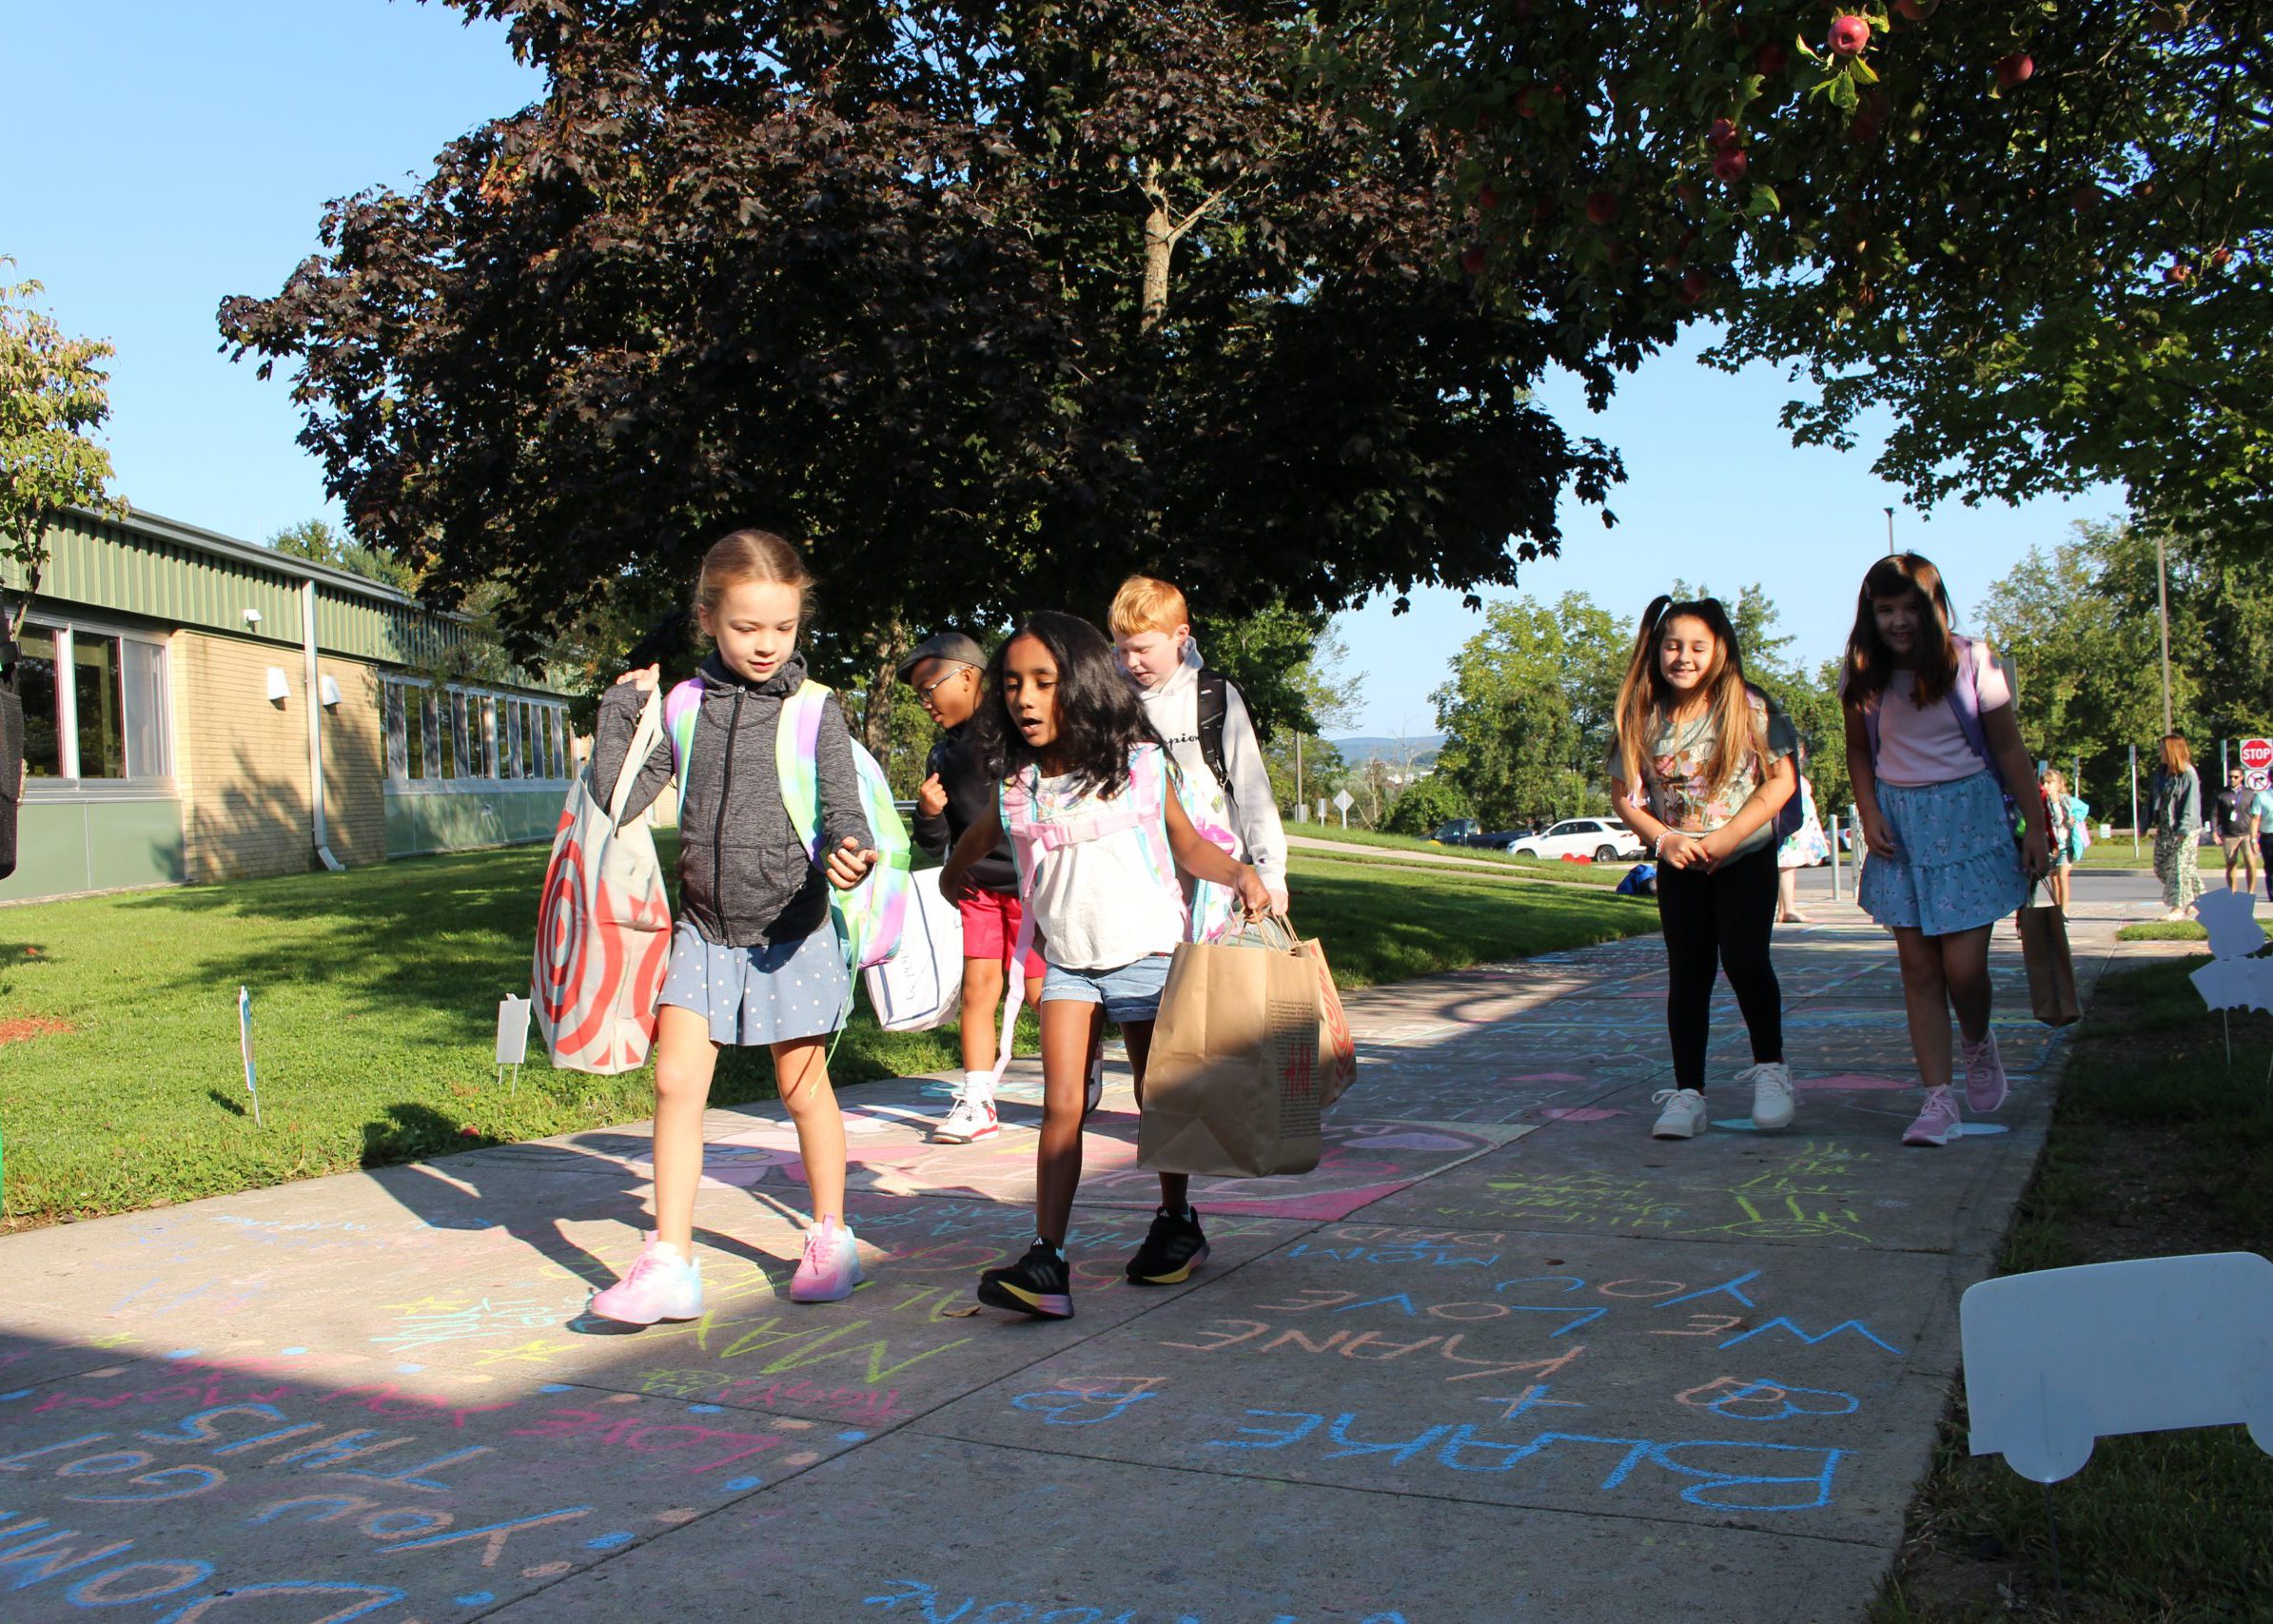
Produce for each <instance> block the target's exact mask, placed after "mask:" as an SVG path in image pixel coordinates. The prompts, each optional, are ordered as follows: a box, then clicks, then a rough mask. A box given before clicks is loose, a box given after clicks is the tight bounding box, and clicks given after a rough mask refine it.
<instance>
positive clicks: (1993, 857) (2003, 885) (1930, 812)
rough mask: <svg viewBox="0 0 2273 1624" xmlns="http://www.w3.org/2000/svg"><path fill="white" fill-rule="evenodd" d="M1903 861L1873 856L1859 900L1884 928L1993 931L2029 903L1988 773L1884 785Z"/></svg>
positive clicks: (1998, 793) (1882, 807) (1882, 803)
mask: <svg viewBox="0 0 2273 1624" xmlns="http://www.w3.org/2000/svg"><path fill="white" fill-rule="evenodd" d="M1878 810H1879V812H1880V813H1881V814H1882V815H1883V816H1884V817H1885V819H1886V822H1887V828H1888V831H1889V832H1891V834H1892V835H1893V837H1894V844H1895V845H1896V846H1897V847H1899V848H1900V849H1901V855H1900V856H1898V857H1881V856H1880V855H1879V854H1878V853H1877V852H1875V851H1873V852H1871V856H1870V859H1869V861H1867V862H1865V863H1864V864H1863V880H1862V884H1861V885H1860V886H1859V887H1858V888H1856V892H1855V900H1856V901H1858V902H1860V903H1861V904H1862V905H1863V911H1864V912H1866V913H1868V914H1869V915H1870V916H1871V918H1873V919H1875V920H1877V921H1878V922H1879V923H1880V924H1881V925H1886V926H1891V927H1897V928H1900V927H1908V928H1910V929H1917V930H1922V931H1924V932H1925V933H1926V934H1927V935H1929V936H1948V935H1950V934H1953V933H1954V932H1956V931H1959V930H1971V929H1977V928H1979V927H1980V926H1983V925H1994V924H1995V923H1996V922H1997V921H1998V920H2000V919H2002V918H2004V917H2005V916H2006V915H2008V914H2009V913H2011V912H2012V911H2013V910H2016V909H2018V908H2019V907H2020V906H2021V905H2022V904H2023V903H2025V902H2027V901H2028V878H2027V876H2026V875H2025V874H2023V873H2022V871H2021V858H2020V852H2019V851H2018V850H2017V849H2016V848H2015V847H2014V844H2013V838H2012V824H2011V822H2010V821H2009V819H2008V817H2007V816H2006V812H2005V792H2004V791H2003V790H2002V789H2001V788H2000V787H1999V786H1998V783H1997V780H1996V777H1995V775H1994V774H1992V773H1974V774H1973V775H1972V776H1971V777H1969V778H1957V779H1953V780H1951V781H1950V782H1949V783H1947V784H1914V785H1904V784H1886V783H1882V784H1880V785H1879V786H1878Z"/></svg>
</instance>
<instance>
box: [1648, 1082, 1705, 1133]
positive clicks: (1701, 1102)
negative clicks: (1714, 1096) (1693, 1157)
mask: <svg viewBox="0 0 2273 1624" xmlns="http://www.w3.org/2000/svg"><path fill="white" fill-rule="evenodd" d="M1650 1104H1651V1105H1663V1106H1664V1107H1665V1109H1663V1110H1662V1111H1659V1112H1658V1113H1657V1125H1656V1127H1654V1128H1652V1129H1650V1137H1651V1138H1652V1139H1695V1137H1696V1134H1697V1129H1699V1128H1701V1127H1703V1126H1704V1125H1705V1096H1704V1093H1703V1091H1702V1090H1700V1089H1696V1088H1660V1089H1658V1090H1657V1092H1656V1093H1655V1094H1652V1095H1651V1096H1650Z"/></svg>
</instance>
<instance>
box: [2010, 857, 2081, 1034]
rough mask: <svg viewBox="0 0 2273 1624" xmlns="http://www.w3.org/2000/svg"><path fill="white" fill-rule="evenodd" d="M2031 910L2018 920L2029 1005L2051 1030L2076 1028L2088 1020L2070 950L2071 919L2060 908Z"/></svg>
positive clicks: (2019, 914) (2022, 911)
mask: <svg viewBox="0 0 2273 1624" xmlns="http://www.w3.org/2000/svg"><path fill="white" fill-rule="evenodd" d="M2029 894H2030V897H2031V901H2030V904H2029V906H2028V907H2026V908H2024V909H2022V910H2020V912H2019V913H2018V914H2017V915H2015V916H2014V924H2015V926H2016V927H2017V928H2018V929H2019V930H2020V933H2021V962H2022V963H2024V964H2025V965H2027V966H2028V1002H2029V1003H2030V1004H2031V1005H2033V1006H2034V1007H2035V1010H2036V1018H2037V1019H2038V1020H2040V1021H2042V1022H2043V1023H2044V1024H2045V1025H2046V1026H2048V1027H2066V1026H2072V1025H2073V1024H2074V1023H2076V1022H2077V1021H2080V1020H2082V1019H2083V1017H2084V1007H2083V1005H2082V1003H2081V1002H2080V1001H2079V1000H2078V999H2077V997H2076V964H2075V960H2074V959H2073V958H2072V957H2071V956H2070V955H2069V953H2068V950H2067V916H2066V915H2065V914H2063V913H2062V912H2061V911H2060V910H2058V909H2057V908H2039V907H2037V906H2035V904H2034V901H2033V897H2034V894H2035V893H2034V892H2033V891H2031V892H2030V893H2029Z"/></svg>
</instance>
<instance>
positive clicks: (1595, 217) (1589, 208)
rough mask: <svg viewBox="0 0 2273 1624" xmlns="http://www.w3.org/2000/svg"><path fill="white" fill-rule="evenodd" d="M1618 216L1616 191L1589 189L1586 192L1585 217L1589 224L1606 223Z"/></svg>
mask: <svg viewBox="0 0 2273 1624" xmlns="http://www.w3.org/2000/svg"><path fill="white" fill-rule="evenodd" d="M1617 217H1618V200H1617V193H1616V192H1610V191H1591V192H1588V193H1587V194H1586V218H1587V221H1588V223H1589V224H1591V225H1609V224H1610V223H1611V222H1612V221H1614V220H1616V219H1617Z"/></svg>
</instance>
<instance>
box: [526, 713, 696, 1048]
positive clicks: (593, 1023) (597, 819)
mask: <svg viewBox="0 0 2273 1624" xmlns="http://www.w3.org/2000/svg"><path fill="white" fill-rule="evenodd" d="M662 737H663V705H662V696H661V695H649V697H648V701H647V705H646V708H645V709H644V710H642V711H641V712H640V713H639V720H638V722H637V725H636V726H635V727H634V729H633V731H632V744H631V750H630V752H629V753H627V754H626V755H625V756H624V758H623V771H622V772H621V773H618V774H617V779H616V782H615V783H614V784H612V785H611V786H609V789H608V798H607V801H606V802H605V803H604V804H603V803H602V802H601V800H600V798H599V796H598V793H596V792H595V788H594V786H593V783H592V769H591V768H590V767H586V768H585V770H584V773H583V776H581V777H579V778H578V780H577V781H576V782H575V783H574V784H573V785H571V786H570V787H569V791H568V799H567V801H566V802H565V803H564V804H563V805H562V807H561V809H560V827H559V829H558V832H556V833H555V834H554V835H553V856H552V861H551V862H550V863H549V864H548V865H547V866H546V868H545V871H544V890H543V893H542V900H541V902H540V904H539V910H538V918H537V963H536V975H535V978H534V979H535V992H536V998H535V1009H534V1013H535V1015H536V1017H537V1027H538V1029H539V1031H540V1032H542V1033H543V1034H544V1047H545V1049H546V1050H547V1052H549V1053H550V1054H551V1056H552V1059H553V1064H554V1065H555V1066H558V1067H560V1068H561V1069H562V1070H566V1071H591V1072H598V1073H600V1074H602V1075H606V1074H611V1073H614V1072H618V1071H632V1070H636V1069H637V1068H638V1067H639V1066H644V1065H646V1064H647V1051H648V1050H649V1048H650V1047H653V1046H654V1043H655V1029H656V999H657V998H658V997H659V996H661V994H662V990H663V976H664V973H665V972H666V971H667V970H668V969H670V968H671V900H670V894H669V893H668V892H667V891H666V890H664V889H663V868H662V865H661V864H660V863H659V862H657V861H656V850H655V836H654V834H653V833H652V832H649V830H648V827H647V820H646V818H645V817H640V818H638V819H636V820H635V821H634V822H633V823H632V825H631V827H630V828H628V829H626V828H624V827H623V804H624V802H625V801H626V800H627V799H629V798H630V796H631V791H632V781H633V780H634V779H636V778H637V777H638V775H639V769H640V767H641V766H642V765H643V764H644V763H645V762H646V760H647V757H648V755H649V753H651V752H653V751H654V750H655V748H656V746H657V745H659V744H660V743H661V742H662Z"/></svg>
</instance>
